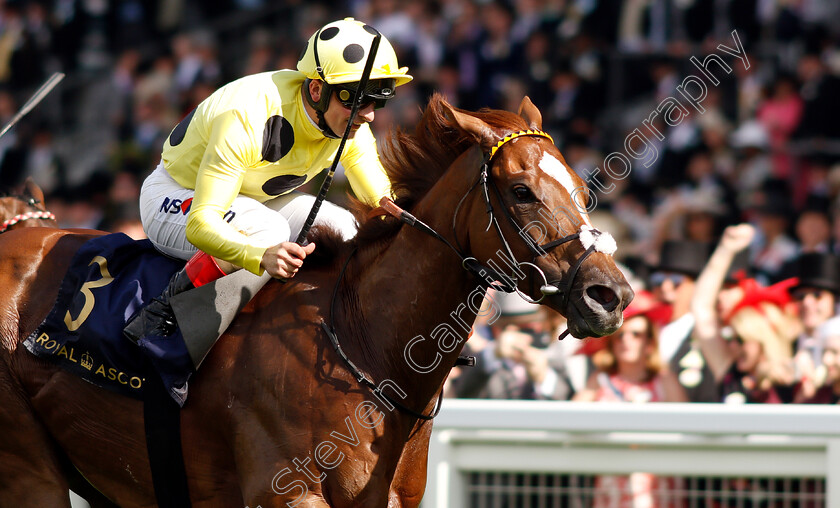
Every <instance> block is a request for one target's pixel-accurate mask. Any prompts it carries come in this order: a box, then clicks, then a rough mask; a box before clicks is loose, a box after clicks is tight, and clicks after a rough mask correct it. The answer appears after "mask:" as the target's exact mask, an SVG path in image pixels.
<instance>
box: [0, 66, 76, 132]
mask: <svg viewBox="0 0 840 508" xmlns="http://www.w3.org/2000/svg"><path fill="white" fill-rule="evenodd" d="M62 79H64V73H62V72H56V73H53V75H52V76H50V78H49V79H48V80H46V81H45V82H44V84H43V85H41V88H39V89H38V90H36V91H35V94H34V95H33V96H32V97H30V98H29V100H28V101H26V104H24V105H23V107H22V108H20V111H18V112H17V114H16V115H15V116H13V117H12V119H11V120H9V123H7V124H6V126H5V127H3V130H2V131H0V137H2V136H3V134H6V132H8V131H9V129H11V128H12V127H14V126H15V124H17V123H18V121H19V120H20V119H21V118H23V116H24V115H26V114H27V113H29V112H30V111H32V108H34V107H35V106H37V105H38V103H39V102H41V101H42V100H43V99H44V97H46V96H47V94H48V93H50V91H52V89H53V88H55V86H56V85H57V84H58V83H59V82H60V81H61V80H62Z"/></svg>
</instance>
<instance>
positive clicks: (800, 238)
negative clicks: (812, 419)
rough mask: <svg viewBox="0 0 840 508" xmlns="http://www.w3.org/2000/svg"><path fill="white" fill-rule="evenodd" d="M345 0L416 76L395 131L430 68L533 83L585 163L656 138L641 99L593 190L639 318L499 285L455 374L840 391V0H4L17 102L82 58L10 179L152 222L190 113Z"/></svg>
mask: <svg viewBox="0 0 840 508" xmlns="http://www.w3.org/2000/svg"><path fill="white" fill-rule="evenodd" d="M344 16H353V17H356V18H357V19H362V20H365V21H366V22H367V23H369V24H371V25H373V26H375V27H376V28H378V29H379V30H380V31H381V32H382V33H383V34H384V35H386V36H387V37H388V38H389V40H390V41H391V42H392V43H393V45H394V46H395V48H396V50H397V53H398V55H399V59H400V63H401V64H402V65H407V66H408V67H409V68H410V69H411V74H413V75H414V76H415V80H414V81H413V82H412V83H411V84H409V85H406V86H404V87H401V88H400V90H399V93H398V94H397V97H396V98H395V99H393V100H392V101H390V102H389V105H388V107H386V108H384V109H381V110H378V111H377V113H376V121H375V123H374V124H373V127H374V131H375V133H376V134H377V136H378V137H380V138H384V137H385V136H387V133H388V132H389V131H390V130H391V129H393V128H397V127H401V128H405V129H411V128H413V126H414V125H415V123H416V121H417V119H418V118H419V115H420V113H421V111H422V107H423V106H424V104H425V101H426V100H427V99H428V97H429V95H430V94H431V93H432V92H434V91H438V92H440V93H443V94H444V95H445V96H446V98H447V100H448V101H450V102H451V103H452V104H454V105H456V106H459V107H462V108H465V109H478V108H481V107H493V108H502V109H508V110H516V108H517V107H518V104H519V102H520V101H521V99H522V96H523V95H528V96H530V98H531V99H532V101H533V102H534V103H535V104H536V105H537V106H538V108H539V109H540V110H541V111H542V114H543V126H544V128H545V130H547V131H548V132H549V133H550V134H552V136H553V137H554V139H555V141H556V142H557V144H558V146H559V148H560V149H561V151H562V152H563V154H564V156H565V158H566V161H567V162H568V164H569V165H570V167H572V168H573V169H574V170H575V171H576V172H578V174H580V175H581V176H583V175H586V174H590V173H591V171H592V170H593V168H598V167H600V168H602V169H606V168H605V167H604V162H603V161H604V157H605V156H606V155H607V154H610V153H611V152H617V151H618V152H628V153H633V151H634V150H638V149H639V148H638V147H637V146H636V147H634V146H630V144H629V143H628V142H627V140H628V139H630V137H628V136H629V135H631V134H632V133H633V132H634V131H636V130H637V129H639V128H640V127H641V126H642V125H643V124H644V123H645V122H646V121H647V125H646V126H647V127H648V131H646V132H648V135H647V138H648V139H647V140H646V141H647V144H648V145H650V146H648V147H647V148H648V149H649V150H650V151H651V153H653V152H655V153H656V154H657V155H656V157H652V158H649V159H646V160H644V161H643V163H639V161H635V162H634V165H633V170H632V171H627V172H626V174H623V175H620V174H613V175H612V178H610V177H608V176H607V175H606V172H602V173H601V175H602V176H604V177H605V179H604V180H603V181H602V184H603V186H604V187H603V188H601V190H604V189H607V188H608V189H609V192H600V191H599V193H598V206H597V209H596V211H595V212H594V213H593V214H592V219H593V222H594V223H595V225H596V226H597V227H599V228H600V229H603V230H606V231H610V232H611V233H612V234H613V235H614V236H615V237H616V239H617V241H618V245H619V250H618V252H617V253H616V258H617V260H618V261H620V262H621V263H622V264H623V266H624V267H625V270H626V273H627V275H628V277H629V278H630V279H631V281H632V283H633V286H634V288H635V289H636V292H637V294H638V295H639V296H638V297H637V300H636V302H634V304H633V306H631V308H629V309H628V310H627V320H626V323H625V325H624V327H623V328H622V329H621V330H620V331H619V332H618V333H617V334H615V335H613V336H612V337H610V338H608V339H606V340H602V341H591V342H583V346H582V347H581V345H580V343H579V342H577V341H575V340H572V339H569V340H566V341H564V342H562V343H556V341H554V340H552V339H553V336H552V335H551V334H553V333H555V332H556V331H557V330H558V329H562V327H563V323H562V318H560V317H559V316H547V315H546V316H543V315H542V314H540V312H544V311H538V312H536V314H533V313H534V312H535V311H534V310H533V309H521V308H520V309H517V306H516V305H514V304H512V303H511V304H510V305H512V307H510V306H506V305H502V308H504V309H506V310H505V313H504V315H503V316H502V317H501V318H500V319H499V320H498V321H497V322H496V323H492V324H485V325H482V324H481V323H479V325H478V327H477V329H476V333H474V334H473V338H472V339H471V340H470V342H469V348H470V349H472V350H473V351H474V354H476V355H478V356H480V357H482V358H484V359H485V360H486V361H485V362H483V363H482V365H483V367H480V368H476V369H473V370H472V371H470V370H465V371H463V372H462V373H461V374H462V377H461V378H459V379H453V383H452V385H451V387H450V390H451V392H452V393H453V394H457V395H459V396H470V397H514V398H519V397H527V398H552V399H569V398H574V399H578V400H614V399H618V400H629V401H637V402H638V401H659V400H696V401H701V400H702V401H721V400H727V401H735V400H738V399H739V398H743V400H745V401H751V402H758V401H761V402H803V401H835V400H836V399H837V393H838V390H840V379H837V378H838V376H840V372H838V366H837V365H835V362H840V359H837V355H836V352H837V347H838V346H840V343H838V344H835V342H836V340H837V337H838V335H840V334H838V330H837V328H838V326H837V325H836V324H834V325H832V323H835V322H834V321H832V320H831V319H830V318H831V317H832V316H834V314H835V312H836V311H835V301H834V300H835V297H836V295H837V294H838V293H840V282H838V281H840V279H838V277H840V271H834V272H832V271H831V270H836V264H837V257H836V255H837V254H840V200H839V199H838V194H840V164H838V163H839V162H840V123H838V122H836V121H835V118H838V117H840V114H838V113H840V101H837V100H836V96H837V95H838V92H840V4H838V3H837V2H836V1H833V0H801V1H797V2H788V1H781V0H737V1H735V0H723V1H716V2H706V1H701V0H415V1H406V0H354V1H350V2H330V1H326V0H322V1H316V0H306V1H302V0H290V1H286V2H269V1H268V0H217V1H213V2H205V1H199V0H165V1H164V0H120V1H116V0H78V1H74V0H3V1H0V124H5V123H6V122H7V121H8V120H9V119H10V118H11V117H12V116H13V115H14V113H15V112H16V111H17V110H18V109H19V108H20V107H21V105H22V104H23V103H24V102H25V101H26V99H27V98H28V97H29V96H30V95H31V94H32V92H33V91H34V90H35V89H36V88H37V87H38V85H39V84H40V83H41V82H43V81H44V80H45V79H46V78H47V77H49V76H50V75H51V74H52V73H53V72H64V73H66V75H67V78H66V79H65V81H64V82H63V83H62V84H61V85H60V86H59V88H58V89H56V90H55V91H54V92H53V93H52V94H51V95H50V96H48V97H47V99H46V100H45V101H44V102H43V103H42V104H40V105H39V106H38V107H37V108H36V109H35V110H34V111H33V112H32V113H30V114H29V115H28V116H27V117H26V118H25V119H24V120H23V121H21V122H20V123H19V125H18V126H17V127H15V128H14V129H13V130H12V131H10V132H9V133H8V134H6V135H5V136H3V137H2V138H0V187H3V188H5V189H8V190H10V191H14V190H15V189H18V188H20V186H21V183H22V182H23V180H24V179H25V178H26V177H30V176H31V177H32V178H33V179H34V180H35V182H36V183H37V184H38V185H40V186H41V187H42V188H43V190H44V191H45V193H46V201H47V206H48V208H49V209H50V210H51V211H53V212H54V213H55V214H56V215H57V217H58V220H59V223H60V225H62V226H65V227H94V228H100V229H105V230H109V231H124V232H126V233H128V234H130V235H132V236H135V237H141V236H142V228H141V227H140V224H139V218H138V215H139V214H138V210H137V197H138V193H139V186H140V183H141V182H142V180H143V178H144V177H145V176H146V175H147V174H148V173H150V172H151V170H152V169H153V168H154V167H155V165H156V163H157V161H158V160H159V157H160V150H161V147H162V145H163V140H164V138H165V137H166V136H167V135H168V133H169V132H170V130H171V129H172V127H173V126H174V125H175V124H176V123H177V122H178V121H179V119H180V118H182V117H183V116H184V115H185V114H186V113H188V112H189V111H190V110H192V108H193V107H195V105H196V104H198V103H199V102H200V101H201V100H202V99H204V98H205V97H207V96H208V95H209V94H210V93H212V91H214V90H215V89H216V88H217V87H219V86H220V85H222V84H224V83H227V82H229V81H231V80H233V79H236V78H238V77H241V76H244V75H247V74H251V73H256V72H262V71H268V70H273V69H278V68H294V67H295V65H296V62H297V58H298V55H299V52H300V50H301V49H302V48H303V45H304V42H305V40H306V38H308V36H309V35H310V34H311V33H312V32H314V31H315V30H316V29H317V28H318V27H319V26H321V25H323V24H324V23H326V22H328V21H331V20H334V19H337V18H340V17H344ZM721 47H725V48H729V49H730V51H729V52H728V53H727V52H726V51H722V50H721V49H720V48H721ZM732 49H735V50H738V51H737V52H738V54H737V55H735V56H733V52H732V51H731V50H732ZM713 53H714V54H717V55H719V56H720V57H721V60H720V61H721V62H724V64H725V65H727V66H729V68H731V71H732V72H721V71H720V69H722V68H723V67H714V65H716V64H714V63H713V64H712V66H711V67H710V66H707V69H710V70H711V72H712V74H715V75H716V79H718V80H719V82H718V83H714V82H710V81H708V80H707V81H706V93H705V96H704V97H703V98H702V101H701V102H702V108H692V107H690V106H687V109H686V111H687V112H688V111H689V109H690V110H691V111H690V113H686V115H685V116H684V118H682V119H681V121H679V122H670V121H667V120H664V119H663V117H664V116H665V115H659V116H656V117H652V116H651V114H652V112H654V111H657V108H658V107H659V106H661V104H663V101H666V100H667V99H668V98H669V97H679V94H678V87H679V86H680V85H681V84H683V85H684V83H683V80H684V79H685V78H686V76H689V75H702V72H701V70H700V69H699V67H698V66H697V64H696V63H695V61H701V62H704V61H705V60H704V59H705V58H706V57H707V56H708V55H711V54H713ZM684 88H687V87H685V86H684ZM695 92H696V90H695ZM660 109H661V108H660ZM701 109H702V112H701V111H700V110H701ZM654 131H655V132H658V133H660V134H661V136H653V135H650V134H652V133H653V132H654ZM330 199H331V200H334V201H339V202H341V201H342V199H344V197H343V195H342V192H341V190H340V189H334V190H333V191H332V192H331V197H330ZM736 224H739V226H737V227H734V226H733V225H736ZM736 253H737V254H738V255H737V256H735V254H736ZM724 254H726V256H725V255H724ZM730 255H731V256H730ZM729 257H731V258H732V259H729ZM803 260H804V261H803ZM724 265H726V267H724ZM731 266H736V267H738V269H737V270H736V271H732V270H730V268H731ZM815 267H820V269H824V270H826V271H825V272H821V273H820V274H814V273H810V272H807V270H808V269H816V268H815ZM803 270H806V272H807V273H806V272H803ZM730 272H732V273H735V272H737V274H736V275H732V274H731V273H730ZM791 277H798V279H796V282H791ZM809 277H810V278H809ZM815 281H817V282H820V284H816V283H815ZM778 284H781V286H779V285H778ZM697 288H705V289H703V290H697ZM768 295H769V296H768ZM499 298H500V299H501V300H504V298H502V297H501V295H499ZM762 327H765V328H766V331H767V333H764V332H762V333H761V334H760V337H755V336H754V335H755V333H756V330H759V329H761V330H764V328H762ZM771 336H772V337H773V339H772V340H771V339H770V338H769V337H771ZM756 344H758V345H760V346H761V347H758V345H756ZM555 349H556V350H557V351H554V350H555ZM596 349H597V351H596ZM759 349H760V352H758V350H759ZM549 351H550V352H551V354H546V352H549ZM751 354H752V355H753V356H750V355H751ZM747 357H750V358H747ZM748 360H749V361H748ZM806 360H807V361H806ZM502 373H503V374H502ZM523 380H530V381H532V383H531V384H528V383H525V384H522V383H521V382H522V381H523ZM520 385H521V386H520ZM738 394H740V395H738Z"/></svg>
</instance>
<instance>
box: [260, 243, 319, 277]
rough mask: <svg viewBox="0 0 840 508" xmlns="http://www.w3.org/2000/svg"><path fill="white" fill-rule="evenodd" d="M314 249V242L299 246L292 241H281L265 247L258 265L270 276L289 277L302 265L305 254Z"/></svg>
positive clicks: (310, 252)
mask: <svg viewBox="0 0 840 508" xmlns="http://www.w3.org/2000/svg"><path fill="white" fill-rule="evenodd" d="M314 250H315V244H314V243H310V244H308V245H307V246H306V247H301V246H300V245H298V244H296V243H294V242H283V243H280V244H277V245H275V246H273V247H269V248H268V249H266V251H265V254H263V257H262V261H261V262H260V266H262V267H263V268H264V269H265V271H266V272H268V274H269V275H271V276H272V277H275V278H278V279H290V278H292V277H294V276H295V274H296V273H297V272H298V270H300V267H302V266H303V260H304V259H305V258H306V256H308V255H309V254H312V251H314Z"/></svg>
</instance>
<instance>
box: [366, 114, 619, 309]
mask: <svg viewBox="0 0 840 508" xmlns="http://www.w3.org/2000/svg"><path fill="white" fill-rule="evenodd" d="M522 136H535V137H541V138H546V139H548V140H549V141H551V143H552V144H554V140H553V139H552V137H551V136H550V135H549V134H548V133H546V132H543V131H541V130H531V129H529V130H524V131H518V132H512V133H510V134H508V135H507V136H505V137H503V138H502V139H501V140H500V141H499V142H498V143H496V144H495V145H494V146H493V147H491V148H490V150H489V151H488V152H486V153H485V154H484V159H483V161H482V163H481V171H479V175H478V178H477V179H476V181H475V183H473V185H472V186H471V187H470V189H469V190H468V191H467V192H466V193H465V194H464V196H463V197H462V198H461V200H460V201H459V202H458V206H457V207H456V208H455V214H454V215H453V217H452V236H453V238H454V239H455V245H452V244H451V243H450V242H449V241H448V240H447V239H446V238H444V237H443V236H442V235H440V234H439V233H438V232H437V231H435V230H434V229H432V228H431V227H429V226H428V225H426V224H424V223H423V222H422V221H420V220H419V219H417V218H416V217H414V216H413V215H411V214H410V213H408V212H406V211H405V210H403V209H402V208H400V207H398V206H397V205H396V204H394V203H393V201H391V200H390V199H389V198H382V200H380V206H381V207H382V208H383V209H384V210H385V211H387V212H388V213H389V214H391V215H392V216H394V217H396V218H398V219H400V220H401V221H403V222H405V223H406V224H408V225H410V226H412V227H414V228H416V229H418V230H420V231H422V232H424V233H426V234H429V235H431V236H433V237H435V238H437V239H438V240H440V241H442V242H443V243H444V244H446V245H447V246H448V247H449V248H450V249H451V250H452V251H453V252H455V254H457V255H458V257H459V258H461V265H462V266H463V267H464V269H465V270H467V271H469V272H470V273H472V274H473V275H475V276H476V278H477V279H478V281H479V284H480V285H481V286H482V287H484V288H485V289H489V288H492V289H495V290H496V291H502V292H504V293H517V294H518V295H519V296H520V297H521V298H523V299H524V300H526V301H527V302H529V303H539V302H541V301H542V300H543V298H545V297H546V296H549V295H555V294H558V293H560V294H561V295H562V303H561V305H562V307H563V308H565V307H566V306H568V304H569V297H570V294H571V288H572V283H573V282H574V280H575V277H576V276H577V273H578V270H579V269H580V267H581V265H582V264H583V262H584V261H586V258H588V257H589V256H590V255H591V254H592V253H593V252H595V251H600V250H601V248H600V246H601V244H600V243H599V242H596V240H597V238H598V237H599V236H601V235H602V234H604V233H602V232H601V231H598V230H597V229H594V228H589V227H587V226H582V227H581V231H580V232H577V233H572V234H570V235H566V236H564V237H562V238H557V239H555V240H552V241H550V242H548V243H546V244H543V245H536V244H535V243H534V242H532V241H529V240H526V241H525V245H526V246H527V247H528V249H529V250H530V251H531V254H532V255H533V257H532V258H531V261H526V262H522V261H518V260H517V259H516V256H514V254H513V249H511V247H510V243H509V242H508V241H507V238H505V234H504V232H503V231H502V227H501V225H500V224H499V221H498V219H497V218H496V215H497V214H496V211H495V208H494V207H493V202H492V200H491V199H490V189H492V191H493V194H495V196H496V198H497V199H498V200H499V203H500V204H501V205H502V207H501V208H502V214H503V215H504V216H505V218H506V219H507V221H508V222H509V223H510V225H511V227H513V229H514V230H515V231H523V229H522V228H521V227H520V226H519V224H518V223H517V222H516V219H515V218H514V217H513V216H512V215H511V214H510V211H509V210H508V209H507V208H506V207H505V206H504V200H503V199H502V194H501V192H500V191H499V188H498V187H497V186H496V183H495V181H494V180H493V179H492V178H491V177H490V167H491V164H492V162H493V157H494V156H495V155H496V153H497V152H498V151H499V149H500V148H501V147H502V146H503V145H504V144H505V143H507V142H509V141H511V140H514V139H516V138H519V137H522ZM479 187H480V188H481V191H482V192H481V193H482V197H483V198H484V205H485V208H486V211H487V215H488V217H489V224H488V225H487V230H489V229H490V227H493V228H494V229H495V230H496V233H497V235H498V237H499V241H500V242H501V244H502V246H503V247H504V250H505V254H506V255H507V257H508V260H510V261H511V262H513V263H514V264H515V265H516V266H515V270H519V269H520V268H521V267H522V266H529V267H531V268H533V269H534V270H535V271H536V272H537V273H539V274H540V276H541V277H542V279H543V284H542V285H541V286H540V293H541V296H540V297H539V298H538V299H534V298H532V297H531V296H529V295H528V294H526V293H524V292H522V291H521V290H520V289H519V288H518V287H517V285H516V282H515V280H516V278H515V277H514V276H508V275H506V274H502V273H499V272H498V271H497V270H495V269H493V268H491V267H489V266H486V265H483V264H481V263H480V262H479V261H478V260H477V259H476V258H475V257H472V256H466V255H464V254H463V251H464V249H463V247H462V246H461V245H460V243H459V242H458V235H457V231H456V228H457V222H458V213H459V211H460V209H461V206H462V205H463V203H464V201H465V200H466V199H467V196H469V195H470V193H472V191H473V190H475V189H476V188H479ZM584 232H585V235H586V241H584V240H583V239H582V240H581V241H582V243H584V248H585V251H584V252H583V254H581V256H580V257H579V258H578V259H577V261H576V262H575V264H574V265H573V266H572V268H571V269H570V270H569V273H568V274H567V275H566V277H565V281H564V282H562V283H561V285H560V287H558V286H557V285H555V284H551V283H549V281H548V279H547V277H546V276H545V273H544V272H543V271H542V270H541V269H540V268H539V267H538V266H537V265H536V263H535V261H536V260H537V258H538V257H540V256H544V255H546V254H548V252H549V251H551V250H553V249H555V248H557V247H560V246H561V245H564V244H566V243H568V242H570V241H572V240H577V239H580V238H581V235H582V234H584ZM528 238H529V239H530V236H529V237H528Z"/></svg>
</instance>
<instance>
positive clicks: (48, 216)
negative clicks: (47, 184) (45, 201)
mask: <svg viewBox="0 0 840 508" xmlns="http://www.w3.org/2000/svg"><path fill="white" fill-rule="evenodd" d="M35 203H37V201H35V199H29V200H28V201H26V204H27V205H29V206H35ZM30 219H41V220H55V214H53V213H52V212H50V211H47V210H37V211H35V212H25V213H19V214H17V215H15V216H14V217H12V218H10V219H6V220H5V221H3V222H2V223H0V233H5V232H6V231H8V229H9V228H11V227H12V226H14V225H15V224H17V223H19V222H23V221H25V220H30Z"/></svg>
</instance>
